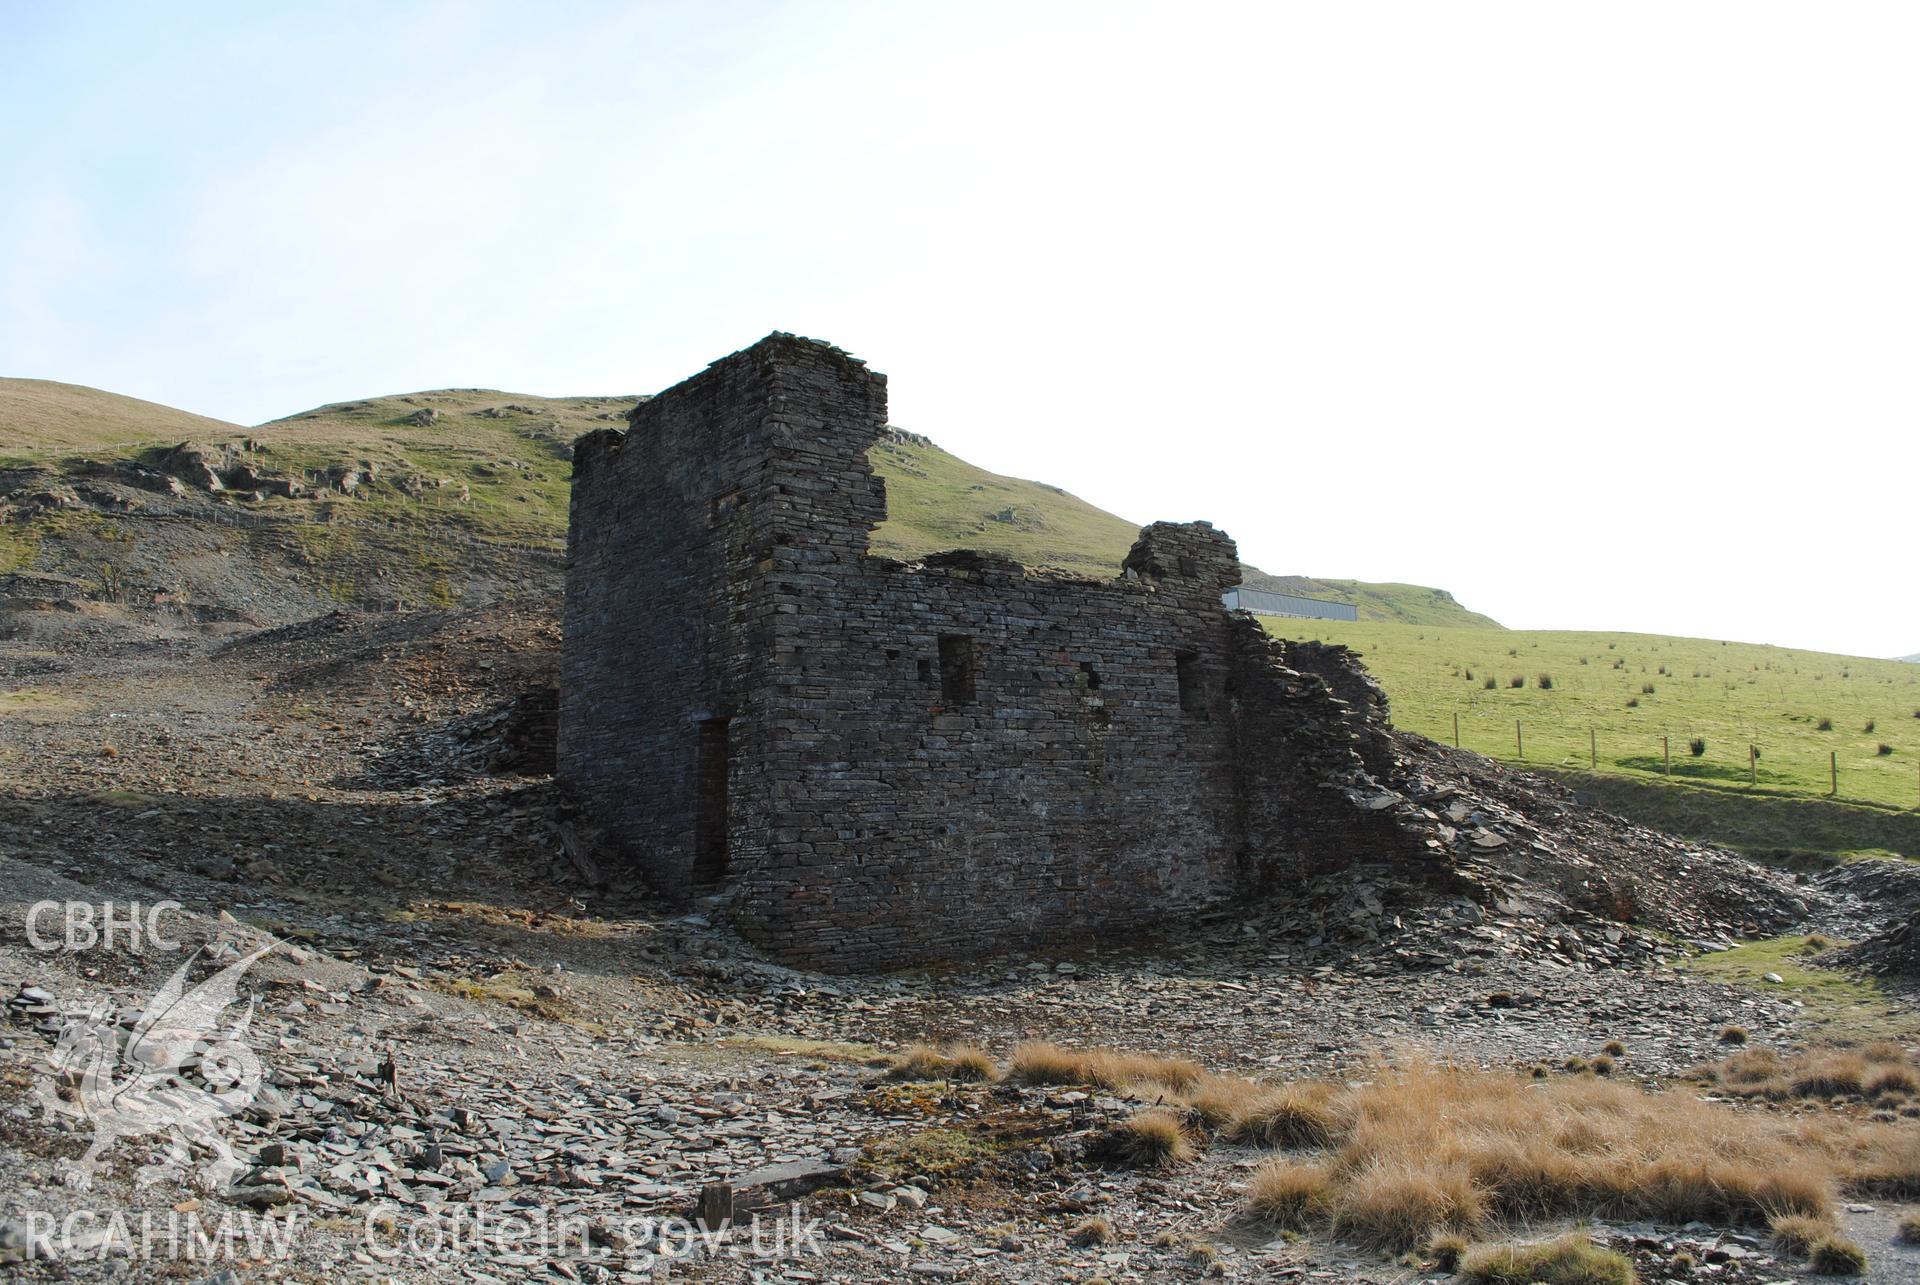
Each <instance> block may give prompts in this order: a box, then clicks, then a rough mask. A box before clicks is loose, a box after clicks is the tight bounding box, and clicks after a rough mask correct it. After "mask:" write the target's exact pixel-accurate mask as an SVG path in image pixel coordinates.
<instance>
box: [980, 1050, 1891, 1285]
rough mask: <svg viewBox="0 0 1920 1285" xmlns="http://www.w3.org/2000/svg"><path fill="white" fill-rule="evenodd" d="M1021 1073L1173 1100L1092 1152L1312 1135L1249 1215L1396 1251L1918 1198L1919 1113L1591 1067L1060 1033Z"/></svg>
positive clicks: (1833, 1058) (1824, 1085)
mask: <svg viewBox="0 0 1920 1285" xmlns="http://www.w3.org/2000/svg"><path fill="white" fill-rule="evenodd" d="M1011 1074H1012V1076H1013V1077H1014V1078H1015V1079H1018V1080H1022V1081H1025V1082H1027V1083H1030V1084H1081V1085H1089V1086H1094V1087H1101V1088H1108V1089H1112V1090H1115V1091H1122V1092H1128V1093H1132V1094H1134V1095H1135V1096H1138V1097H1141V1098H1144V1099H1147V1100H1157V1101H1158V1102H1159V1103H1160V1104H1162V1105H1161V1106H1160V1107H1158V1108H1156V1109H1153V1110H1148V1111H1144V1112H1141V1113H1140V1114H1139V1115H1137V1116H1135V1117H1134V1118H1133V1119H1132V1120H1129V1121H1127V1122H1126V1123H1124V1124H1122V1125H1120V1126H1118V1127H1116V1128H1115V1129H1113V1130H1110V1131H1109V1133H1108V1134H1107V1135H1106V1137H1105V1138H1104V1139H1103V1140H1102V1143H1101V1146H1100V1148H1099V1151H1100V1152H1103V1153H1104V1155H1105V1158H1107V1159H1109V1160H1111V1161H1113V1162H1115V1163H1120V1164H1126V1165H1131V1166H1138V1167H1144V1168H1166V1167H1169V1166H1171V1165H1175V1164H1179V1163H1182V1162H1183V1161H1185V1160H1186V1159H1188V1158H1190V1157H1191V1155H1192V1154H1193V1141H1192V1139H1190V1138H1189V1136H1188V1132H1187V1130H1188V1129H1189V1128H1191V1129H1194V1130H1200V1131H1204V1130H1211V1131H1214V1132H1216V1133H1218V1134H1220V1135H1221V1136H1223V1137H1225V1138H1227V1139H1229V1140H1231V1141H1234V1142H1239V1143H1243V1144H1248V1145H1253V1146H1261V1147H1268V1148H1274V1149H1287V1150H1294V1151H1307V1152H1311V1153H1312V1154H1311V1155H1309V1156H1305V1157H1289V1158H1284V1159H1275V1160H1274V1161H1272V1162H1269V1163H1268V1164H1267V1165H1265V1166H1263V1167H1262V1168H1261V1169H1260V1170H1259V1171H1258V1172H1257V1173H1256V1174H1255V1175H1254V1178H1253V1180H1252V1182H1251V1183H1250V1184H1249V1186H1248V1189H1247V1192H1246V1196H1245V1207H1244V1210H1243V1213H1244V1216H1246V1217H1248V1218H1250V1219H1252V1220H1255V1221H1258V1222H1263V1223H1267V1224H1271V1225H1275V1226H1279V1227H1285V1228H1290V1229H1305V1228H1307V1227H1323V1228H1326V1229H1328V1230H1330V1231H1332V1232H1333V1234H1335V1235H1337V1236H1339V1237H1341V1238H1343V1239H1346V1240H1350V1241H1353V1242H1355V1243H1358V1244H1362V1245H1367V1246H1372V1247H1377V1248H1382V1249H1390V1250H1394V1251H1401V1250H1408V1249H1412V1248H1415V1247H1416V1246H1420V1245H1423V1244H1426V1243H1429V1242H1430V1241H1431V1240H1432V1239H1433V1238H1434V1237H1435V1236H1436V1235H1447V1234H1464V1235H1474V1234H1478V1233H1482V1232H1485V1231H1486V1230H1487V1229H1488V1228H1490V1227H1493V1226H1496V1225H1499V1224H1503V1223H1518V1222H1535V1221H1541V1220H1548V1219H1555V1218H1579V1217H1607V1218H1625V1219H1647V1220H1651V1221H1656V1222H1662V1223H1686V1222H1690V1221H1694V1220H1699V1221H1703V1222H1708V1223H1712V1224H1715V1225H1717V1226H1766V1225H1768V1224H1771V1225H1772V1226H1773V1228H1774V1229H1775V1231H1776V1234H1782V1233H1780V1231H1779V1229H1780V1228H1781V1227H1783V1226H1784V1227H1787V1228H1789V1229H1791V1228H1793V1227H1796V1226H1800V1227H1802V1228H1803V1230H1805V1229H1814V1228H1817V1229H1818V1230H1819V1232H1820V1236H1819V1237H1816V1238H1811V1239H1809V1240H1808V1245H1809V1248H1808V1250H1807V1251H1806V1252H1809V1253H1810V1252H1811V1245H1812V1244H1813V1243H1817V1241H1819V1240H1832V1239H1833V1230H1834V1229H1833V1224H1832V1218H1833V1211H1834V1202H1835V1195H1836V1192H1837V1191H1839V1190H1847V1191H1853V1192H1858V1193H1861V1194H1864V1195H1874V1196H1880V1197H1883V1198H1916V1199H1920V1130H1916V1129H1915V1128H1914V1127H1913V1126H1912V1125H1894V1124H1885V1123H1879V1124H1867V1123H1860V1122H1858V1121H1854V1120H1850V1119H1847V1118H1845V1117H1843V1116H1840V1115H1837V1114H1835V1113H1831V1112H1822V1113H1819V1114H1817V1115H1803V1116H1797V1117H1786V1116H1782V1115H1778V1114H1775V1113H1772V1112H1767V1111H1760V1110H1754V1109H1742V1108H1739V1107H1730V1106H1728V1105H1727V1104H1724V1103H1718V1102H1709V1101H1703V1100H1702V1099H1701V1098H1699V1097H1698V1096H1697V1095H1696V1094H1695V1093H1691V1092H1650V1091H1647V1090H1644V1089H1642V1088H1640V1087H1638V1086H1637V1085H1634V1084H1630V1083H1621V1082H1618V1081H1617V1080H1612V1079H1607V1078H1598V1077H1593V1076H1554V1077H1550V1078H1547V1079H1529V1078H1527V1077H1526V1076H1524V1075H1502V1074H1498V1073H1489V1072H1480V1071H1467V1070H1459V1069H1455V1068H1450V1067H1446V1066H1442V1065H1438V1064H1435V1063H1433V1062H1431V1061H1427V1060H1423V1059H1419V1058H1408V1059H1403V1060H1402V1061H1401V1062H1399V1063H1398V1064H1392V1063H1382V1064H1380V1065H1378V1066H1376V1067H1374V1068H1373V1070H1372V1072H1371V1075H1372V1078H1371V1079H1370V1080H1368V1081H1365V1082H1362V1083H1358V1084H1356V1085H1351V1086H1349V1085H1344V1084H1333V1083H1328V1082H1322V1081H1298V1082H1294V1083H1290V1084H1285V1085H1278V1086H1276V1085H1267V1084H1258V1083H1255V1082H1253V1081H1250V1080H1245V1079H1241V1078H1239V1077H1235V1076H1227V1075H1215V1074H1209V1073H1207V1072H1206V1071H1204V1070H1203V1069H1201V1068H1200V1067H1199V1066H1197V1065H1196V1064H1194V1063H1192V1062H1188V1061H1185V1060H1184V1059H1177V1058H1161V1057H1153V1056H1150V1055H1145V1054H1132V1053H1116V1052H1109V1051H1105V1050H1080V1049H1067V1048H1062V1047H1060V1046H1058V1045H1053V1044H1028V1045H1023V1046H1021V1048H1020V1049H1018V1050H1017V1051H1016V1052H1015V1054H1014V1058H1013V1064H1012V1071H1011ZM1705 1074H1706V1077H1707V1078H1708V1079H1709V1080H1710V1081H1711V1082H1712V1083H1713V1084H1714V1085H1715V1086H1716V1087H1718V1088H1719V1089H1721V1090H1723V1091H1724V1092H1726V1093H1727V1094H1728V1095H1730V1096H1737V1097H1748V1098H1770V1097H1774V1096H1776V1095H1779V1096H1784V1097H1789V1098H1791V1097H1802V1096H1806V1095H1807V1094H1813V1095H1814V1096H1816V1097H1817V1098H1825V1097H1826V1096H1827V1095H1828V1094H1829V1092H1830V1091H1832V1086H1834V1085H1849V1086H1850V1085H1855V1084H1857V1085H1859V1086H1860V1089H1861V1090H1862V1091H1868V1092H1870V1091H1872V1090H1871V1089H1870V1088H1869V1086H1874V1085H1879V1086H1881V1088H1880V1090H1879V1091H1880V1092H1881V1093H1883V1094H1885V1095H1889V1096H1893V1095H1898V1094H1902V1093H1905V1092H1906V1091H1907V1090H1906V1089H1905V1088H1904V1085H1906V1084H1907V1083H1909V1082H1913V1081H1920V1069H1917V1068H1916V1067H1915V1066H1914V1065H1913V1063H1912V1062H1910V1061H1909V1060H1908V1059H1907V1057H1906V1053H1905V1051H1904V1050H1902V1049H1899V1048H1897V1047H1894V1046H1869V1047H1868V1048H1864V1049H1859V1050H1843V1051H1834V1050H1827V1051H1821V1052H1816V1053H1811V1054H1806V1055H1803V1056H1801V1057H1798V1058H1794V1059H1784V1058H1782V1057H1780V1056H1779V1055H1778V1054H1776V1053H1774V1052H1772V1051H1771V1050H1768V1049H1763V1048H1741V1049H1738V1050H1736V1051H1733V1052H1732V1053H1731V1055H1730V1056H1729V1057H1727V1058H1726V1059H1725V1060H1724V1061H1722V1062H1720V1063H1717V1064H1715V1065H1714V1066H1713V1067H1710V1068H1706V1069H1705ZM1845 1091H1847V1092H1852V1091H1853V1090H1852V1089H1847V1090H1845ZM1794 1220H1804V1222H1803V1223H1797V1222H1795V1221H1794ZM1788 1234H1790V1233H1788Z"/></svg>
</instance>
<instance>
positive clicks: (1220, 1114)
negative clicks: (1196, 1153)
mask: <svg viewBox="0 0 1920 1285" xmlns="http://www.w3.org/2000/svg"><path fill="white" fill-rule="evenodd" d="M1266 1092H1267V1090H1266V1089H1264V1088H1263V1087H1262V1086H1260V1085H1258V1084H1255V1083H1254V1082H1253V1081H1251V1080H1243V1079H1241V1078H1240V1077H1239V1076H1237V1075H1209V1076H1207V1077H1206V1078H1204V1079H1202V1080H1201V1081H1200V1083H1199V1084H1198V1085H1197V1086H1195V1088H1194V1090H1193V1091H1192V1092H1191V1093H1188V1094H1185V1095H1184V1098H1185V1105H1186V1107H1187V1109H1188V1110H1189V1111H1191V1112H1192V1113H1193V1117H1194V1119H1195V1120H1196V1121H1197V1122H1198V1123H1199V1124H1201V1125H1203V1126H1205V1127H1206V1128H1209V1129H1227V1128H1230V1127H1231V1126H1232V1124H1233V1122H1234V1121H1235V1120H1237V1119H1239V1118H1241V1117H1242V1116H1244V1115H1245V1114H1247V1112H1248V1111H1250V1110H1251V1109H1252V1108H1253V1105H1254V1103H1256V1102H1258V1101H1259V1100H1260V1099H1261V1097H1262V1096H1264V1095H1265V1093H1266Z"/></svg>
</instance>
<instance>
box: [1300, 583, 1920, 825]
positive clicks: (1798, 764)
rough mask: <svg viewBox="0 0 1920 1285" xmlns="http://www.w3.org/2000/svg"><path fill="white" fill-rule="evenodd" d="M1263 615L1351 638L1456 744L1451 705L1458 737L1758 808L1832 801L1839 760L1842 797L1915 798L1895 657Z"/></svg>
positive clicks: (1911, 706) (1414, 712)
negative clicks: (1752, 753) (1751, 754)
mask: <svg viewBox="0 0 1920 1285" xmlns="http://www.w3.org/2000/svg"><path fill="white" fill-rule="evenodd" d="M1266 624H1267V627H1268V629H1269V630H1271V631H1272V632H1273V633H1275V634H1277V635H1278V636H1280V637H1283V638H1321V639H1325V640H1326V641H1329V642H1337V643H1345V644H1346V645H1348V646H1350V647H1352V648H1354V650H1356V651H1358V652H1360V653H1361V654H1362V655H1363V656H1364V657H1365V659H1366V664H1367V668H1368V669H1369V670H1371V671H1372V672H1373V674H1374V675H1375V677H1377V678H1378V679H1379V680H1380V683H1381V685H1382V686H1383V687H1385V688H1386V690H1387V695H1388V697H1389V698H1390V699H1391V701H1392V703H1393V718H1394V723H1395V724H1396V725H1397V726H1399V727H1402V728H1405V729H1407V730H1409V731H1414V732H1419V733H1422V734H1423V735H1426V736H1430V737H1432V738H1433V739H1435V740H1438V741H1445V742H1447V743H1452V741H1453V736H1454V719H1455V716H1456V715H1457V716H1458V718H1459V727H1460V743H1461V745H1462V746H1463V747H1464V748H1466V749H1470V750H1477V751H1479V752H1481V753H1484V754H1489V755H1492V756H1494V757H1496V758H1499V759H1503V760H1507V761H1524V762H1525V763H1526V764H1527V765H1528V766H1532V767H1544V768H1552V769H1560V770H1566V771H1576V772H1593V773H1597V775H1598V776H1599V777H1601V778H1608V777H1615V778H1620V779H1622V780H1626V781H1640V782H1650V783H1655V784H1658V785H1660V786H1663V787H1664V786H1666V785H1668V784H1669V783H1671V784H1672V785H1675V786H1681V787H1691V789H1692V790H1699V791H1710V792H1714V793H1715V794H1718V795H1721V796H1724V797H1725V800H1726V802H1728V803H1731V802H1732V801H1733V800H1734V799H1735V798H1745V799H1751V800H1753V801H1754V803H1753V807H1755V808H1764V807H1765V806H1766V801H1768V800H1774V801H1781V800H1791V799H1824V798H1825V797H1826V796H1827V795H1828V794H1829V792H1830V790H1831V788H1832V778H1831V772H1832V768H1833V765H1834V764H1835V763H1836V762H1837V765H1838V769H1839V782H1840V788H1839V794H1838V798H1839V800H1841V801H1842V802H1845V803H1850V804H1864V805H1868V807H1869V808H1870V809H1871V810H1872V811H1873V812H1881V811H1884V810H1886V809H1912V808H1915V807H1916V806H1920V667H1916V666H1914V665H1910V664H1906V663H1903V662H1901V661H1894V660H1864V659H1861V658H1858V657H1852V656H1835V655H1829V654H1826V653H1823V652H1812V651H1795V650H1789V649H1787V648H1783V647H1767V646H1756V645H1752V644H1747V643H1723V642H1715V641H1711V640H1707V639H1698V638H1668V637H1662V636H1658V635H1651V634H1608V633H1559V632H1535V631H1521V630H1508V629H1453V628H1435V627H1429V626H1420V625H1408V624H1396V623H1391V622H1375V621H1360V622H1357V623H1352V624H1349V623H1345V622H1338V621H1307V620H1283V619H1269V620H1267V621H1266ZM1542 675H1545V676H1546V677H1547V679H1548V682H1549V683H1550V686H1543V685H1542V683H1541V676H1542ZM1515 679H1519V680H1521V681H1522V684H1523V685H1521V686H1517V687H1516V686H1514V685H1513V683H1514V680H1515ZM1489 680H1491V681H1492V683H1493V686H1492V687H1489V686H1487V683H1488V681H1489ZM1516 722H1517V723H1519V725H1520V744H1518V745H1516V743H1515V727H1514V725H1515V723H1516ZM1695 741H1698V742H1702V743H1703V746H1702V751H1703V752H1700V753H1695V752H1694V746H1693V742H1695ZM1749 746H1752V747H1754V748H1755V749H1756V750H1757V752H1758V758H1757V760H1753V761H1750V760H1749V758H1748V747H1749ZM1883 746H1884V747H1886V748H1885V751H1884V752H1883V750H1882V747H1883ZM1669 747H1670V750H1671V775H1669V774H1668V758H1667V755H1668V749H1669ZM1623 797H1624V796H1623ZM1695 798H1696V803H1695V806H1701V807H1711V806H1713V805H1712V800H1711V799H1710V798H1707V797H1704V796H1695ZM1776 812H1778V815H1779V816H1780V817H1781V818H1782V819H1781V820H1780V821H1779V822H1778V823H1777V828H1778V830H1779V831H1780V833H1781V835H1782V836H1783V838H1782V841H1781V843H1780V844H1779V845H1778V846H1782V847H1791V846H1795V845H1794V844H1793V843H1792V842H1791V841H1790V840H1791V837H1792V836H1793V835H1794V834H1796V833H1797V831H1798V829H1799V827H1798V826H1797V825H1795V824H1790V823H1789V822H1788V820H1786V819H1785V818H1786V816H1787V813H1786V812H1785V811H1784V810H1782V809H1776ZM1756 828H1757V830H1758V831H1759V833H1760V834H1762V835H1764V833H1766V831H1767V830H1768V829H1769V827H1768V826H1766V825H1761V826H1758V827H1756ZM1763 842H1764V840H1763V839H1761V838H1756V839H1754V840H1753V842H1752V843H1751V844H1748V845H1746V846H1754V845H1756V844H1761V843H1763ZM1810 846H1817V847H1821V848H1823V849H1826V850H1831V847H1832V846H1833V845H1829V844H1825V843H1823V844H1818V845H1810ZM1843 846H1855V847H1862V848H1865V847H1875V846H1886V845H1885V844H1884V843H1878V844H1876V843H1859V844H1855V845H1843ZM1915 855H1920V854H1915Z"/></svg>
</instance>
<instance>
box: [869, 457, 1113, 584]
mask: <svg viewBox="0 0 1920 1285" xmlns="http://www.w3.org/2000/svg"><path fill="white" fill-rule="evenodd" d="M872 460H873V467H874V471H875V472H877V473H879V474H880V475H881V476H882V477H884V478H886V480H887V520H886V521H885V522H884V523H882V524H881V525H880V526H879V527H877V528H876V529H875V530H874V533H873V548H874V551H875V552H877V553H884V554H887V555H888V556H890V557H896V558H910V557H918V556H920V555H922V554H927V553H936V552H938V551H940V550H942V549H958V548H978V549H990V550H992V551H994V552H996V553H1003V554H1006V555H1007V556H1008V557H1011V558H1014V559H1016V560H1017V561H1019V562H1021V563H1022V564H1024V565H1026V566H1030V567H1054V568H1058V569H1060V570H1064V571H1075V572H1079V573H1081V574H1083V575H1090V576H1114V575H1118V574H1119V571H1120V561H1121V559H1122V558H1125V557H1126V556H1127V550H1128V549H1130V548H1132V547H1133V541H1134V538H1135V537H1136V536H1138V535H1139V534H1140V524H1139V523H1137V522H1129V521H1127V520H1126V519H1124V518H1119V517H1115V516H1114V515H1113V514H1111V513H1108V512H1107V511H1106V510H1105V509H1096V508H1095V507H1093V505H1091V504H1088V503H1087V502H1086V501H1085V500H1082V499H1079V498H1078V497H1076V496H1072V495H1069V494H1067V493H1066V492H1065V491H1063V490H1061V489H1060V488H1059V487H1057V486H1047V485H1045V484H1044V483H1040V482H1025V481H1021V480H1020V479H1018V478H1011V477H1001V476H1000V475H999V474H997V473H989V472H987V471H986V470H985V469H979V468H975V467H974V466H973V465H971V464H969V463H967V462H966V461H965V460H963V459H960V458H958V457H957V456H953V455H949V454H948V453H947V452H945V451H943V450H941V449H940V448H939V447H938V446H934V445H933V444H931V443H929V442H926V441H925V440H924V439H918V438H912V437H908V436H905V435H895V436H894V437H892V438H890V439H888V440H885V441H882V442H880V443H879V444H878V445H876V446H875V447H874V448H873V452H872Z"/></svg>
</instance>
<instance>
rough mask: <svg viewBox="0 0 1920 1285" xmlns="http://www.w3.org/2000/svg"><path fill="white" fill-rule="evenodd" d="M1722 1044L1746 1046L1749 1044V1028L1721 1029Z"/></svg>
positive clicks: (1733, 1027)
mask: <svg viewBox="0 0 1920 1285" xmlns="http://www.w3.org/2000/svg"><path fill="white" fill-rule="evenodd" d="M1720 1042H1721V1043H1722V1044H1745V1043H1746V1042H1747V1028H1746V1027H1744V1026H1723V1027H1721V1028H1720Z"/></svg>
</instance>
